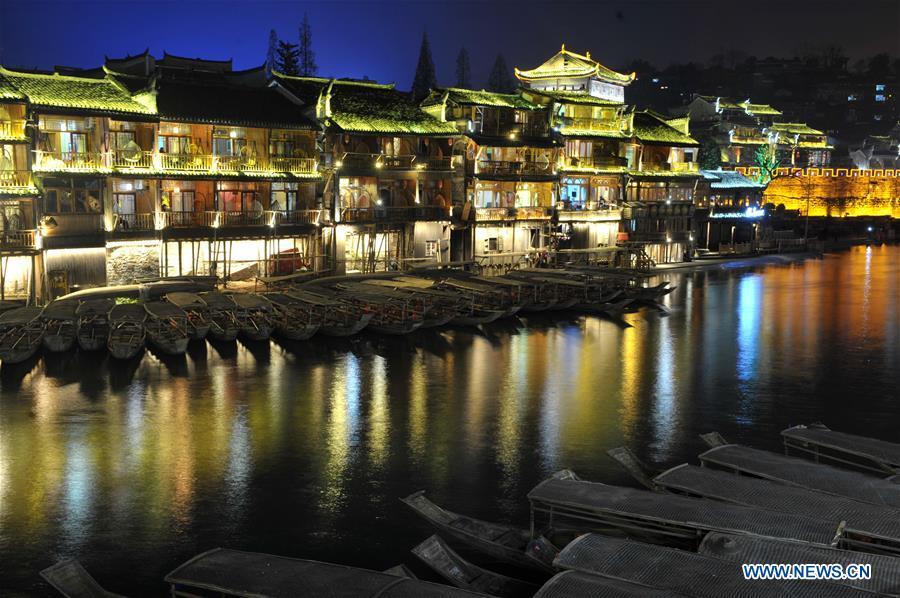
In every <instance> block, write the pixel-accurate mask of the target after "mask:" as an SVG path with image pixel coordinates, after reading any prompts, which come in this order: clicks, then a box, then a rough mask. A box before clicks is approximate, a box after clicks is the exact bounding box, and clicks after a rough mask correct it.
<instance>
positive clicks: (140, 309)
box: [109, 303, 147, 322]
mask: <svg viewBox="0 0 900 598" xmlns="http://www.w3.org/2000/svg"><path fill="white" fill-rule="evenodd" d="M146 319H147V312H146V311H144V306H143V305H141V304H140V303H119V304H118V305H114V306H113V308H112V309H111V310H109V320H110V321H111V322H113V321H115V322H125V321H131V322H143V321H144V320H146Z"/></svg>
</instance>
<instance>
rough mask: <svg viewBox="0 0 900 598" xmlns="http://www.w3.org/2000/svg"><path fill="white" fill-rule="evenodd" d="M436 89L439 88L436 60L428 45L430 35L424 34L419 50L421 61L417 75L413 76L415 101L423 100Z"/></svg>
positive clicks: (417, 66)
mask: <svg viewBox="0 0 900 598" xmlns="http://www.w3.org/2000/svg"><path fill="white" fill-rule="evenodd" d="M435 87H437V75H435V71H434V60H433V59H432V58H431V45H430V44H429V43H428V33H423V34H422V45H421V47H420V48H419V61H418V62H417V63H416V74H415V76H413V83H412V95H413V99H415V100H416V101H419V100H422V99H423V98H425V96H427V95H428V92H430V91H431V90H432V89H434V88H435Z"/></svg>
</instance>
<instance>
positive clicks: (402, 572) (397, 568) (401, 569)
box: [382, 563, 419, 579]
mask: <svg viewBox="0 0 900 598" xmlns="http://www.w3.org/2000/svg"><path fill="white" fill-rule="evenodd" d="M382 573H387V574H388V575H394V576H396V577H408V578H409V579H419V578H418V577H417V576H416V574H415V573H413V572H412V569H410V568H409V567H407V566H406V565H404V564H403V563H400V564H399V565H394V566H393V567H390V568H388V569H385V570H384V571H382Z"/></svg>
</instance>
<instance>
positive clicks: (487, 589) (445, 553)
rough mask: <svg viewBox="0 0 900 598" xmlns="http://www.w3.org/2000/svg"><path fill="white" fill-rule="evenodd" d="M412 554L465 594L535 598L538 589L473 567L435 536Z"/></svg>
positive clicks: (511, 578)
mask: <svg viewBox="0 0 900 598" xmlns="http://www.w3.org/2000/svg"><path fill="white" fill-rule="evenodd" d="M412 553H413V554H414V555H416V556H417V557H419V559H420V560H421V561H422V562H423V563H425V564H426V565H428V566H429V567H431V568H432V569H433V570H434V571H435V573H437V574H438V575H440V576H441V577H443V578H444V579H446V580H447V581H449V582H450V583H451V584H453V585H455V586H456V587H458V588H463V589H464V590H472V591H473V592H484V593H485V594H490V595H491V596H500V597H503V598H518V597H520V596H521V597H526V596H527V597H530V596H533V595H534V593H535V592H536V591H537V589H538V586H537V585H535V584H531V583H528V582H526V581H522V580H519V579H515V578H513V577H507V576H506V575H501V574H499V573H494V572H493V571H488V570H487V569H484V568H482V567H479V566H478V565H474V564H472V563H470V562H469V561H467V560H465V559H464V558H462V557H461V556H459V555H458V554H457V553H456V552H455V551H454V550H453V549H452V548H450V547H449V546H447V543H446V542H444V541H443V540H441V538H440V537H438V536H436V535H434V536H430V537H429V538H427V539H426V540H425V541H424V542H422V543H421V544H419V545H417V546H415V547H414V548H413V549H412Z"/></svg>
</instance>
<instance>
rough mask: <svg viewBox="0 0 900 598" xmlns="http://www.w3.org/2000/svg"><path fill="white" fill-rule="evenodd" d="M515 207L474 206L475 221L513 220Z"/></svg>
mask: <svg viewBox="0 0 900 598" xmlns="http://www.w3.org/2000/svg"><path fill="white" fill-rule="evenodd" d="M515 217H516V212H515V208H475V220H476V221H492V220H515Z"/></svg>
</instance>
